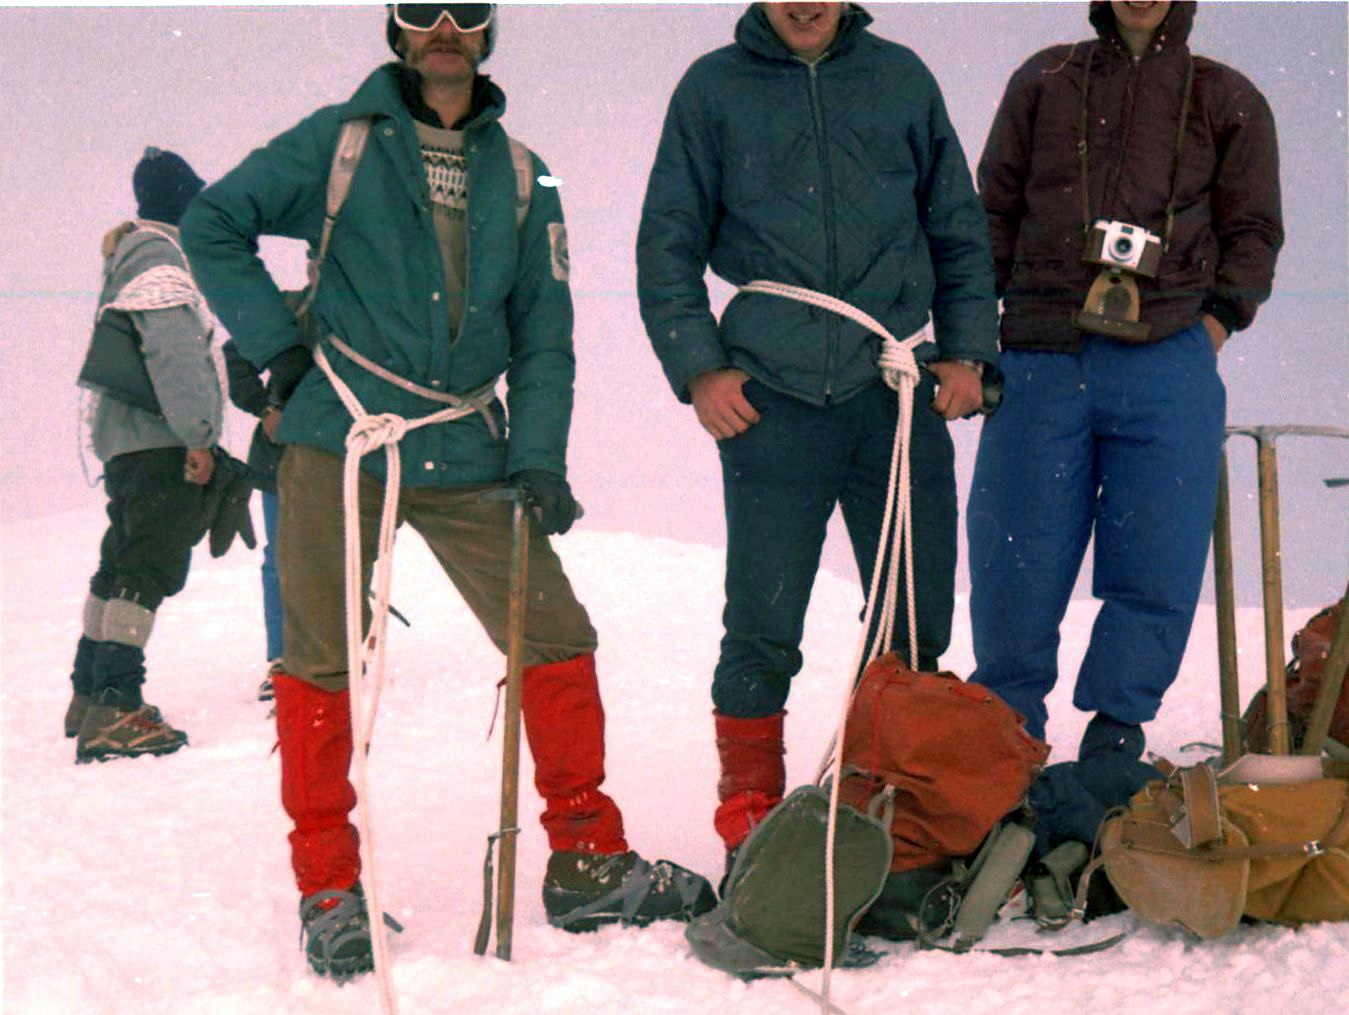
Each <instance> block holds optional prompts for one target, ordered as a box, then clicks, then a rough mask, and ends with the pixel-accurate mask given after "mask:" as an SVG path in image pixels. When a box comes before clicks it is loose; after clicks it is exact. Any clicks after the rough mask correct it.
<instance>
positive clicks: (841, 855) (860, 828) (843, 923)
mask: <svg viewBox="0 0 1349 1015" xmlns="http://www.w3.org/2000/svg"><path fill="white" fill-rule="evenodd" d="M828 827H829V792H828V790H827V789H822V788H820V787H818V786H803V787H801V788H800V789H797V790H794V791H793V792H792V793H790V794H788V795H787V797H786V798H785V799H784V800H783V801H782V803H780V804H778V806H777V807H775V808H774V809H773V810H772V811H770V812H769V814H768V816H767V817H766V818H764V820H763V821H762V822H760V823H759V824H758V825H757V826H756V827H755V828H754V830H753V831H752V832H751V833H750V835H749V838H747V839H746V840H745V842H744V844H743V845H742V846H741V847H740V850H739V852H738V854H737V855H736V860H735V864H734V866H733V867H732V868H731V873H730V875H729V877H728V878H727V880H726V890H725V895H724V897H723V898H722V900H721V902H720V903H719V904H718V905H717V907H716V909H714V910H712V911H711V912H710V913H705V914H703V915H702V916H699V917H697V918H695V919H694V920H692V921H691V922H690V923H689V925H688V927H687V928H686V929H685V931H684V936H685V938H686V939H687V940H688V942H689V944H690V945H692V947H693V952H694V954H695V955H697V956H698V958H699V959H701V960H702V961H703V962H705V963H707V964H708V965H709V966H712V967H713V968H716V969H720V970H723V971H724V972H727V973H731V974H732V975H734V976H738V977H741V978H743V979H753V978H755V977H760V976H791V975H792V974H794V973H796V972H797V971H798V970H801V969H814V968H818V967H820V966H823V965H824V937H825V877H824V867H825V843H826V839H827V835H828ZM835 834H836V837H835V842H834V900H835V901H834V912H835V920H834V924H835V926H834V941H833V963H834V965H836V966H845V965H848V964H849V963H848V962H847V961H846V956H847V953H848V941H849V935H850V933H851V931H852V928H853V925H854V924H855V923H856V922H857V920H858V919H859V918H860V917H861V915H862V914H863V913H864V912H866V909H867V907H868V906H870V905H871V904H872V903H873V902H875V901H876V898H877V896H879V895H880V893H881V889H882V887H883V886H884V884H885V878H886V874H887V873H888V872H889V870H890V858H891V854H892V852H893V850H894V844H893V842H892V841H891V837H890V822H889V820H888V818H879V817H876V816H873V815H870V814H863V813H862V812H860V811H857V810H855V809H854V808H852V807H849V806H847V805H846V804H840V805H839V809H838V821H837V827H836V833H835Z"/></svg>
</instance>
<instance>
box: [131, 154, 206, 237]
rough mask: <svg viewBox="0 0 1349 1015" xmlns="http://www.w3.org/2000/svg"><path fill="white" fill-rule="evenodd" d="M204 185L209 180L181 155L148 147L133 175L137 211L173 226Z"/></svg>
mask: <svg viewBox="0 0 1349 1015" xmlns="http://www.w3.org/2000/svg"><path fill="white" fill-rule="evenodd" d="M204 186H206V181H205V180H203V179H202V178H201V177H200V176H198V175H197V174H196V173H194V172H193V171H192V167H191V166H189V165H188V164H187V161H186V160H185V159H184V158H183V157H182V156H181V155H175V154H174V153H173V152H166V151H162V150H160V149H158V148H147V149H145V154H144V155H142V156H141V160H140V161H139V162H137V163H136V171H135V173H133V174H132V176H131V187H132V189H133V190H134V191H135V192H136V206H137V210H136V214H137V215H138V216H139V217H140V218H143V219H153V220H154V221H156V222H167V223H168V224H169V225H171V226H176V225H177V224H178V220H179V219H180V218H182V217H183V212H185V211H187V206H188V204H189V203H191V201H192V199H193V198H194V197H196V196H197V194H199V193H200V192H201V188H202V187H204Z"/></svg>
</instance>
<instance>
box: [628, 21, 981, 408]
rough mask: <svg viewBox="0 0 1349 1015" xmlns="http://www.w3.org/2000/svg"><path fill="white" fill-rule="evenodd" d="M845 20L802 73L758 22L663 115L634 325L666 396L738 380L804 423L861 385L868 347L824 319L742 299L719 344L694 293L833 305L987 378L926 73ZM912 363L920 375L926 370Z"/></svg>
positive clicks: (973, 247)
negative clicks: (804, 415) (713, 281)
mask: <svg viewBox="0 0 1349 1015" xmlns="http://www.w3.org/2000/svg"><path fill="white" fill-rule="evenodd" d="M870 22H871V17H870V15H868V14H867V13H866V12H865V11H863V10H862V9H861V8H860V7H858V6H856V5H855V4H854V5H850V7H849V11H848V13H846V14H845V15H844V18H843V20H842V22H841V24H840V26H839V33H838V38H837V39H836V40H835V42H834V44H833V45H832V46H831V48H830V50H829V51H828V52H827V53H826V54H825V55H824V57H823V58H822V59H821V60H819V61H817V62H816V63H815V64H814V65H813V66H812V65H808V64H806V63H804V62H803V61H801V60H799V59H797V58H796V57H794V56H793V55H792V53H791V52H790V50H788V49H787V47H786V46H785V45H784V44H783V43H782V42H781V41H780V40H779V39H778V37H777V35H776V34H774V32H773V29H772V27H771V26H770V25H769V24H768V21H767V18H766V17H765V15H764V13H763V11H762V10H761V9H760V7H759V5H757V4H756V5H755V6H754V7H752V8H750V10H749V11H748V12H747V13H746V14H745V15H744V16H743V17H742V18H741V19H740V21H739V23H738V24H737V26H736V32H735V38H736V42H735V44H734V45H732V46H727V47H725V48H723V49H719V50H716V51H714V52H712V53H709V54H707V55H706V56H704V57H702V58H701V59H699V60H698V61H696V62H695V63H694V64H693V66H692V67H690V68H689V70H688V72H687V73H686V74H685V75H684V78H683V80H682V81H680V83H679V86H678V87H677V88H676V90H675V93H674V97H673V98H672V99H671V101H670V108H669V112H668V114H667V116H666V120H665V127H664V131H663V133H662V135H661V140H660V145H659V147H658V149H657V152H656V160H655V165H654V166H653V167H652V170H651V178H650V182H649V184H648V187H647V192H646V203H645V205H644V207H643V209H642V224H641V229H640V231H639V234H638V239H637V284H638V290H639V298H640V301H641V308H642V318H643V321H644V323H645V324H646V330H647V334H648V335H649V337H650V339H651V342H652V345H653V346H654V348H655V351H656V354H657V355H658V356H659V357H660V360H661V363H662V365H663V366H664V368H665V374H666V377H667V378H668V380H669V381H670V384H671V386H672V387H673V388H674V391H675V393H676V395H678V396H679V397H680V398H682V399H685V400H687V398H688V392H687V385H688V382H689V381H690V380H691V379H692V378H693V377H696V376H697V375H698V374H700V373H704V372H706V371H708V370H715V369H718V368H721V367H727V366H736V367H739V368H741V369H743V370H745V371H746V372H747V373H749V374H750V375H751V376H753V377H755V378H757V379H758V380H759V381H761V382H762V383H764V384H766V385H768V386H769V387H770V388H774V389H776V390H778V391H780V392H782V393H784V394H788V395H792V396H795V397H797V398H801V399H803V400H805V401H807V402H811V403H813V404H816V405H822V404H825V403H826V402H829V401H831V400H833V401H838V400H841V399H845V398H847V397H848V396H849V395H852V394H855V393H856V392H858V391H859V390H861V389H862V388H864V387H866V386H867V385H870V384H873V383H875V381H876V379H877V377H878V372H877V368H876V358H877V353H878V351H879V346H880V340H879V339H878V338H876V337H875V336H874V335H871V334H869V333H868V332H867V331H866V330H865V329H864V328H862V327H861V326H860V325H857V324H854V323H853V322H851V321H848V320H845V319H843V318H841V317H839V316H838V315H836V314H832V313H829V312H827V311H823V310H817V309H815V308H814V307H810V306H806V305H803V304H800V303H796V302H792V301H788V300H784V299H782V298H779V297H775V296H767V295H758V294H742V295H739V296H736V297H735V299H733V300H732V301H731V303H730V305H729V306H728V307H727V308H726V312H725V313H724V314H723V315H722V318H721V322H720V326H718V323H717V322H716V321H715V320H714V319H713V317H712V314H711V312H710V309H709V302H708V291H707V286H706V283H705V282H704V279H703V274H704V271H705V270H706V268H707V267H708V266H709V265H710V266H711V268H712V270H713V272H715V273H716V274H717V275H719V276H720V277H721V278H724V279H726V280H727V281H729V282H731V283H732V284H734V285H743V284H744V283H746V282H750V281H752V280H754V279H768V280H771V281H775V282H786V283H791V284H794V285H798V286H804V287H806V288H809V289H815V290H818V291H821V292H824V293H828V294H829V295H831V296H837V297H840V298H841V299H844V300H847V301H848V302H849V303H852V304H854V305H856V306H858V307H860V308H861V309H863V310H865V311H866V312H867V313H869V314H871V315H872V316H873V317H875V318H877V319H878V320H879V321H880V322H881V323H882V324H884V325H885V326H886V327H887V328H889V329H890V330H891V331H892V332H893V333H894V334H895V336H896V337H897V338H904V337H906V336H908V335H909V334H910V333H912V332H914V331H916V330H917V329H918V328H920V327H921V326H922V325H923V324H924V322H925V321H926V320H927V317H928V312H929V310H931V313H932V316H933V321H934V324H935V329H936V338H937V346H938V348H937V349H935V350H934V349H932V348H931V347H930V346H928V347H926V349H925V350H924V351H923V353H924V355H926V356H927V357H929V358H934V357H940V358H942V359H971V360H981V361H984V362H988V363H995V362H996V361H997V345H996V341H997V304H996V300H995V297H994V293H993V264H992V257H991V254H990V251H989V241H988V224H987V221H986V219H985V217H984V213H983V208H982V206H981V205H980V203H979V200H978V197H977V196H976V195H975V191H974V185H973V183H972V181H971V179H970V172H969V168H968V166H967V164H966V162H965V155H964V152H963V151H962V150H961V147H960V140H959V138H957V137H956V133H955V130H954V128H952V126H951V122H950V120H949V119H948V117H947V114H946V108H945V105H944V104H943V102H942V98H941V93H940V91H939V90H938V87H937V82H936V81H935V80H934V79H933V77H932V74H931V73H930V72H929V71H928V69H927V68H926V67H925V66H924V65H923V63H922V61H921V60H919V59H918V57H917V56H915V55H914V53H913V52H912V51H911V50H909V49H906V48H905V47H903V46H900V45H897V44H895V43H892V42H887V41H886V40H884V39H881V38H878V37H877V36H875V35H872V34H871V33H870V32H868V31H866V26H867V25H868V24H869V23H870ZM920 358H921V357H920Z"/></svg>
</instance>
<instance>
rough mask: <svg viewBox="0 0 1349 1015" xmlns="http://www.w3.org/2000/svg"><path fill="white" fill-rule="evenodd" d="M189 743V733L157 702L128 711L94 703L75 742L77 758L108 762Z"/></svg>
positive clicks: (85, 715) (174, 749) (176, 747)
mask: <svg viewBox="0 0 1349 1015" xmlns="http://www.w3.org/2000/svg"><path fill="white" fill-rule="evenodd" d="M186 743H187V734H186V733H184V732H183V731H182V730H177V729H174V728H173V727H172V726H170V725H169V724H168V723H166V722H165V721H164V717H163V716H162V715H160V713H159V709H157V708H155V707H154V706H153V705H144V704H143V705H141V706H140V707H139V708H134V709H130V710H124V709H120V708H118V707H117V706H116V705H102V704H96V703H91V704H90V705H89V707H88V709H87V710H86V712H85V714H84V720H83V722H81V723H80V729H79V733H78V739H77V740H76V741H75V761H76V762H77V763H79V764H84V763H85V762H89V761H108V760H109V759H111V758H135V757H139V756H140V755H142V754H172V753H173V752H174V751H176V750H178V748H180V747H182V746H184V745H185V744H186Z"/></svg>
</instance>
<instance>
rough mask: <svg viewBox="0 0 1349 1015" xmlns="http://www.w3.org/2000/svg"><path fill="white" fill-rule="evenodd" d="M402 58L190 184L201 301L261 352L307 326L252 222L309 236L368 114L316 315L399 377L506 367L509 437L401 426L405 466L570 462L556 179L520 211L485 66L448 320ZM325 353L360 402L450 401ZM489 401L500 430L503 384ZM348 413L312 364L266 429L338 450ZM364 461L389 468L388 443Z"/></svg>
mask: <svg viewBox="0 0 1349 1015" xmlns="http://www.w3.org/2000/svg"><path fill="white" fill-rule="evenodd" d="M401 73H405V72H404V71H403V70H402V68H400V67H399V65H397V64H389V65H386V66H384V67H381V68H379V69H378V70H376V71H375V72H374V73H373V74H371V75H370V77H369V78H367V79H366V80H365V82H364V83H363V84H362V85H361V87H360V88H359V89H357V91H356V93H355V95H354V96H352V98H351V100H350V101H348V102H347V103H346V104H344V105H336V106H329V107H325V108H323V109H320V110H319V111H318V112H316V113H314V114H313V115H312V116H310V117H308V118H307V119H305V120H303V121H302V122H301V123H299V124H298V125H297V126H295V127H293V128H291V129H290V130H288V131H286V132H285V133H283V134H281V135H279V136H278V137H276V138H274V139H273V140H272V141H270V142H269V143H268V144H267V145H266V146H265V147H263V148H260V149H257V150H256V151H254V152H252V153H251V154H250V155H249V156H248V157H247V158H245V159H244V161H243V162H242V163H241V164H240V165H239V166H238V167H236V168H235V169H233V170H232V171H231V172H230V173H228V174H227V175H226V176H225V177H224V178H223V179H221V180H220V181H219V182H218V183H216V184H215V185H213V186H211V187H208V188H207V189H206V190H204V191H203V192H202V193H201V195H200V196H199V197H198V198H197V200H196V201H195V202H193V204H192V206H191V207H190V208H189V209H188V212H187V214H186V216H185V217H184V219H183V222H182V236H183V245H184V247H185V248H186V250H187V253H188V257H189V259H190V261H191V264H192V270H193V273H194V275H195V276H196V279H197V282H198V284H199V285H200V287H201V290H202V292H203V293H204V294H205V295H206V298H207V300H208V301H209V302H210V304H211V308H212V310H214V312H215V313H216V315H217V316H218V317H219V318H220V321H221V323H222V324H223V325H224V326H225V328H226V329H227V330H228V331H229V333H230V335H231V336H232V337H233V339H234V341H235V342H236V343H237V345H238V347H239V350H240V351H241V352H242V353H243V354H244V356H246V357H247V358H248V359H249V360H250V361H252V362H253V363H255V364H257V365H259V366H262V365H265V364H266V363H267V362H268V361H269V360H271V359H272V358H273V357H275V356H276V355H277V354H278V353H281V352H282V351H283V350H285V349H287V348H288V347H290V346H294V345H298V344H300V343H301V338H300V333H299V330H298V328H297V326H296V323H295V317H294V315H293V313H292V312H291V310H290V309H289V308H288V307H287V305H286V303H285V302H284V300H283V298H282V295H281V292H280V291H279V290H278V288H277V286H276V284H275V283H274V282H273V281H272V279H271V277H270V276H269V275H268V273H267V270H266V268H265V267H264V266H263V263H262V261H261V260H260V259H259V258H258V255H257V240H258V237H259V236H262V235H278V236H288V237H293V238H295V239H300V240H304V241H307V242H308V243H309V245H310V249H311V251H313V250H315V249H317V246H318V241H319V234H320V231H321V228H322V224H323V213H324V200H325V188H326V185H327V178H328V170H329V167H330V165H331V163H332V155H333V150H334V148H335V147H336V144H337V137H338V134H339V132H340V130H341V126H342V123H343V121H344V120H347V119H350V118H354V117H362V116H369V117H373V125H372V129H371V133H370V140H369V142H368V144H367V146H366V149H365V153H364V155H363V156H362V158H361V162H360V165H359V166H358V167H357V170H356V173H355V176H354V178H353V180H352V185H351V190H350V194H349V196H348V197H347V201H346V204H345V205H344V206H343V208H342V211H341V214H340V216H339V218H338V222H337V226H336V228H335V229H334V230H333V235H332V240H331V244H330V246H329V249H328V255H327V259H326V260H325V261H324V264H323V269H322V277H321V281H320V284H319V287H318V293H317V296H316V298H315V300H314V310H315V312H316V313H317V314H318V316H319V318H320V319H321V321H322V323H323V324H324V326H325V329H326V330H327V331H329V332H332V333H335V334H336V335H338V336H339V337H340V338H341V339H343V340H344V341H345V342H346V343H347V344H349V345H350V346H352V347H353V348H355V349H356V350H357V351H358V352H360V353H362V354H364V355H365V356H367V357H368V358H370V359H372V360H374V361H375V362H376V363H378V364H380V365H381V366H383V367H385V368H386V369H388V370H391V371H393V372H394V373H395V374H398V375H399V376H400V377H403V378H406V379H407V380H410V381H413V382H414V383H416V384H419V385H421V386H423V387H427V388H432V389H434V390H437V391H444V392H448V393H450V394H455V395H465V394H469V393H471V392H474V391H475V390H477V389H480V388H482V387H483V386H484V385H487V384H491V383H492V382H493V381H495V380H496V379H497V378H499V377H500V376H501V375H502V374H503V373H504V374H505V375H506V410H507V412H508V413H509V418H510V433H509V439H508V440H506V441H501V440H497V439H496V438H494V437H493V436H492V433H491V430H490V428H489V427H488V425H487V422H486V420H484V418H483V417H482V416H481V414H478V413H475V414H473V415H471V416H468V417H466V418H464V419H462V420H459V421H456V422H451V423H442V424H438V425H434V426H428V427H422V428H420V429H416V430H412V431H409V432H408V433H407V435H406V436H405V437H404V438H403V442H402V453H403V484H404V485H406V486H442V487H444V486H457V485H463V484H476V483H491V482H496V481H499V480H501V479H503V478H504V477H506V476H509V475H510V474H511V473H514V472H517V471H519V470H521V469H543V470H546V471H548V472H551V473H555V474H557V475H565V474H566V465H565V459H566V448H567V432H568V429H569V426H570V422H571V410H572V383H573V379H574V376H575V359H574V356H573V353H572V303H571V292H570V290H569V288H568V285H567V257H566V233H565V230H564V227H563V224H562V206H561V202H560V200H559V198H558V194H557V190H556V188H555V187H553V186H544V185H543V184H540V183H539V182H538V179H539V177H540V176H542V177H545V179H547V178H548V175H547V174H548V170H547V168H546V167H545V166H544V165H543V163H542V162H541V161H540V160H539V159H538V158H537V157H535V158H534V170H535V184H534V187H533V192H532V194H531V198H530V204H529V213H528V215H527V217H526V218H525V220H524V222H523V223H521V224H520V225H519V226H518V227H517V223H516V199H517V198H516V194H517V185H516V174H515V169H514V166H513V164H512V161H511V153H510V147H509V142H508V139H507V136H506V132H505V130H503V129H502V127H501V125H500V124H499V123H498V122H497V120H498V118H499V117H500V116H501V114H502V112H503V111H504V110H505V106H506V98H505V95H504V94H503V93H502V92H501V90H500V89H499V88H497V87H496V86H495V85H493V84H491V83H490V82H488V81H486V80H485V79H480V80H479V82H478V86H477V87H478V88H479V89H483V88H486V89H487V90H488V101H487V102H486V103H485V104H483V105H481V106H480V108H479V112H478V113H477V114H476V115H475V116H474V117H473V118H472V119H471V120H470V121H469V123H468V124H467V126H466V129H465V138H464V151H465V154H466V155H467V158H468V175H469V179H470V181H471V183H470V193H469V202H468V212H467V214H468V282H467V289H468V291H467V293H466V294H465V299H464V316H463V323H462V325H461V327H460V330H459V334H458V335H451V334H450V331H449V323H448V319H447V316H446V312H445V294H444V292H443V291H442V290H443V288H444V284H445V283H444V273H443V271H442V268H441V255H440V248H439V246H438V244H437V242H436V233H435V227H434V225H433V221H432V209H431V200H430V194H429V191H428V188H427V183H426V176H425V173H424V171H423V167H422V159H421V151H420V148H419V146H418V141H417V134H416V130H415V127H414V124H413V120H412V118H411V116H410V114H409V112H408V108H407V105H406V104H405V102H404V101H403V99H402V96H401V93H400V87H399V77H398V76H399V74H401ZM327 355H328V359H329V362H330V363H331V364H332V365H333V367H334V368H335V370H336V372H337V373H338V375H339V376H341V377H342V379H343V380H344V381H345V382H346V383H347V384H348V385H350V387H351V388H352V390H353V391H354V392H355V394H356V396H357V398H358V399H359V400H360V402H361V404H362V405H363V406H364V407H365V409H366V411H367V412H369V413H372V414H374V413H383V412H390V413H396V414H398V415H400V416H403V417H405V418H407V419H409V420H411V419H415V418H418V417H421V416H427V415H430V414H431V413H433V412H435V411H437V410H439V409H441V408H444V406H443V405H442V404H441V403H438V402H434V401H431V400H429V399H424V398H422V397H420V396H418V395H415V394H411V393H409V392H406V391H403V390H402V389H400V388H398V387H395V386H394V385H392V384H390V383H388V382H386V381H384V380H381V379H379V378H377V377H375V376H374V375H372V374H370V373H368V372H366V371H365V370H364V369H362V368H361V367H359V366H356V365H355V364H353V363H351V362H350V361H348V360H347V359H346V357H344V356H343V355H342V354H341V353H338V352H336V351H335V350H333V349H331V348H329V349H328V351H327ZM491 411H492V413H493V415H494V417H495V421H496V423H497V426H498V429H499V430H500V432H501V433H502V434H503V435H504V434H505V425H504V424H505V419H504V414H503V411H502V407H501V405H500V403H499V402H496V401H494V402H493V403H492V407H491ZM350 425H351V417H350V415H349V414H348V412H347V410H346V408H345V407H344V406H343V405H342V403H341V401H340V400H339V399H338V396H337V393H336V391H335V390H334V389H333V387H332V385H331V384H330V383H329V381H328V379H327V378H326V377H325V376H324V375H323V374H322V372H321V371H319V370H318V369H317V368H315V369H311V370H310V371H309V372H308V374H306V376H305V378H304V380H303V381H302V382H301V384H300V386H299V387H298V388H297V389H296V390H295V393H294V394H293V395H292V396H291V399H290V401H289V402H288V403H287V405H286V412H285V416H284V418H283V419H282V423H281V428H280V431H279V433H278V438H279V439H280V440H281V441H283V442H285V443H292V444H310V445H314V446H316V447H319V448H323V449H325V450H327V451H330V452H333V453H334V454H339V455H340V454H343V453H344V449H345V439H346V434H347V431H348V429H349V427H350ZM364 467H365V468H366V470H367V471H369V472H370V473H372V474H373V475H375V476H377V477H379V478H381V479H382V478H383V475H384V455H382V454H374V455H369V456H367V457H366V459H365V463H364Z"/></svg>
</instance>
